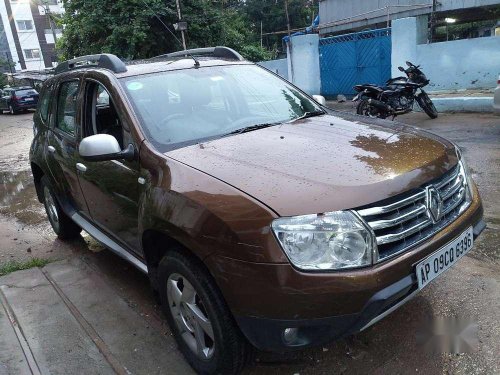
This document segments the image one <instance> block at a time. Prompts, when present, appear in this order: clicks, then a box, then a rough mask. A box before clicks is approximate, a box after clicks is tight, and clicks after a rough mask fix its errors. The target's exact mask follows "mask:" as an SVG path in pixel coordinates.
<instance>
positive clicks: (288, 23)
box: [285, 0, 290, 38]
mask: <svg viewBox="0 0 500 375" xmlns="http://www.w3.org/2000/svg"><path fill="white" fill-rule="evenodd" d="M285 14H286V28H287V30H288V37H289V38H290V16H289V14H288V0H285Z"/></svg>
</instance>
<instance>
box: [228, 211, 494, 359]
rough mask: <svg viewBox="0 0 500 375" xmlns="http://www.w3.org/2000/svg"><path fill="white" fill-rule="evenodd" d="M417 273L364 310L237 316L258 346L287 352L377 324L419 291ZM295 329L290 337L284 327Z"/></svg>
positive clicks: (478, 225)
mask: <svg viewBox="0 0 500 375" xmlns="http://www.w3.org/2000/svg"><path fill="white" fill-rule="evenodd" d="M485 228H486V223H485V222H484V220H483V219H481V220H480V221H479V222H477V223H476V224H475V225H474V228H473V231H474V239H475V238H477V237H478V236H479V235H480V234H481V232H482V231H483V230H484V229H485ZM418 291H419V290H418V284H417V278H416V276H415V273H411V274H410V275H407V276H406V277H403V278H402V279H401V280H399V281H397V282H395V283H394V284H392V285H389V286H388V287H386V288H384V289H382V290H380V291H378V292H377V293H375V294H374V295H373V296H372V297H371V298H370V299H369V300H368V302H367V303H366V304H365V306H364V307H363V309H362V310H361V312H359V313H355V314H346V315H339V316H332V317H328V318H320V319H300V320H294V319H285V320H280V319H265V318H254V317H236V320H237V322H238V325H239V327H240V329H241V330H242V331H243V333H244V334H245V336H246V337H247V339H248V340H249V341H250V342H251V343H252V345H254V346H255V347H257V348H259V349H261V350H269V351H286V350H293V349H301V348H305V347H309V346H316V345H322V344H324V343H326V342H329V341H332V340H335V339H338V338H341V337H344V336H348V335H351V334H354V333H357V332H361V331H363V330H365V329H366V328H368V327H370V326H372V325H373V324H375V323H377V322H378V321H380V320H381V319H383V318H384V317H386V316H387V315H389V314H390V313H392V312H393V311H395V310H396V309H398V308H399V307H401V306H402V305H404V304H405V303H406V302H408V301H409V300H410V299H412V298H413V297H414V296H415V295H416V294H417V293H418ZM287 328H293V329H295V332H294V334H293V336H291V339H289V340H287V339H286V338H285V337H286V336H285V335H284V332H285V329H287Z"/></svg>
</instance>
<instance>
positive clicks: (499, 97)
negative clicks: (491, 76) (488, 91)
mask: <svg viewBox="0 0 500 375" xmlns="http://www.w3.org/2000/svg"><path fill="white" fill-rule="evenodd" d="M497 84H498V86H497V88H496V89H495V94H494V96H493V109H494V110H495V111H497V112H500V75H499V76H498V81H497Z"/></svg>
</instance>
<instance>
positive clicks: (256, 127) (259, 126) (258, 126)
mask: <svg viewBox="0 0 500 375" xmlns="http://www.w3.org/2000/svg"><path fill="white" fill-rule="evenodd" d="M281 124H282V123H281V122H269V123H264V124H255V125H250V126H245V127H244V128H241V129H236V130H233V131H231V132H229V133H226V134H224V135H222V137H226V136H228V135H233V134H241V133H247V132H251V131H254V130H259V129H264V128H269V127H270V126H275V125H281Z"/></svg>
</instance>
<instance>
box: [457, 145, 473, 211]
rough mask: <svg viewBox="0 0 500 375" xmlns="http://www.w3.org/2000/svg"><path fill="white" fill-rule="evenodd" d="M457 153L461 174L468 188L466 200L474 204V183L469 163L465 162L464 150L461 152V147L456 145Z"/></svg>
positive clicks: (466, 188)
mask: <svg viewBox="0 0 500 375" xmlns="http://www.w3.org/2000/svg"><path fill="white" fill-rule="evenodd" d="M455 151H456V153H457V156H458V160H459V161H458V164H459V165H460V174H461V175H462V176H463V178H464V179H465V183H466V185H467V186H466V187H465V194H466V200H467V202H468V203H470V202H472V198H473V197H474V188H473V186H474V182H473V180H472V175H471V172H470V170H469V167H468V166H467V163H466V162H465V158H464V156H463V154H462V150H460V147H458V146H457V145H455Z"/></svg>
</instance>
